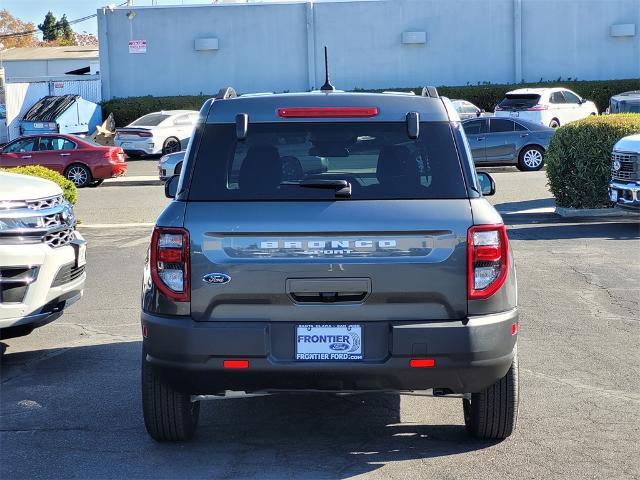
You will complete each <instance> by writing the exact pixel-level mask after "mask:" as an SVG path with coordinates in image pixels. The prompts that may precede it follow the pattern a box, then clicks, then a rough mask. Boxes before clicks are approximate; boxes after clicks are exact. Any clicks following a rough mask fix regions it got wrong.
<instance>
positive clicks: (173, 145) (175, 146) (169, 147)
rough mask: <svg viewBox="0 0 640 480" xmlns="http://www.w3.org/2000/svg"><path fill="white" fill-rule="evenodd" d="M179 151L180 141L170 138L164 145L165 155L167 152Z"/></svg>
mask: <svg viewBox="0 0 640 480" xmlns="http://www.w3.org/2000/svg"><path fill="white" fill-rule="evenodd" d="M179 151H180V142H177V141H175V140H169V141H167V143H165V145H164V154H165V155H166V154H167V153H176V152H179Z"/></svg>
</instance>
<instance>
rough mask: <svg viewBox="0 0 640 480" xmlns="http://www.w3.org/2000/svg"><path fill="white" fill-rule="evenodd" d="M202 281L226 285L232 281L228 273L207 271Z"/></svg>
mask: <svg viewBox="0 0 640 480" xmlns="http://www.w3.org/2000/svg"><path fill="white" fill-rule="evenodd" d="M202 281H203V282H205V283H208V284H213V285H224V284H225V283H229V282H230V281H231V277H230V276H229V275H227V274H226V273H207V274H206V275H205V276H204V277H202Z"/></svg>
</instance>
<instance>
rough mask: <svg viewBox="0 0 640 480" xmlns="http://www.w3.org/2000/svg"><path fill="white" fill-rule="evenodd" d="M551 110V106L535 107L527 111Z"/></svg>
mask: <svg viewBox="0 0 640 480" xmlns="http://www.w3.org/2000/svg"><path fill="white" fill-rule="evenodd" d="M548 109H549V105H534V106H533V107H529V108H527V110H529V111H534V112H537V111H540V110H548Z"/></svg>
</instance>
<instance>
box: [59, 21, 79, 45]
mask: <svg viewBox="0 0 640 480" xmlns="http://www.w3.org/2000/svg"><path fill="white" fill-rule="evenodd" d="M56 25H57V27H58V34H59V36H58V40H57V41H56V44H58V45H60V46H68V45H75V44H76V39H75V33H74V31H73V30H72V29H71V25H69V20H67V15H66V14H65V15H62V18H61V19H60V21H59V22H58V23H57V24H56Z"/></svg>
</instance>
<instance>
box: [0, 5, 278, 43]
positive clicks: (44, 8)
mask: <svg viewBox="0 0 640 480" xmlns="http://www.w3.org/2000/svg"><path fill="white" fill-rule="evenodd" d="M124 1H125V0H55V1H46V0H0V8H6V9H7V10H9V12H10V13H11V14H12V15H13V16H15V17H18V18H19V19H20V20H22V21H25V22H31V23H34V24H35V25H36V26H38V24H40V23H42V21H43V20H44V16H45V15H46V14H47V12H48V11H49V10H51V11H52V12H53V14H54V15H55V17H56V18H57V19H60V17H62V15H63V14H65V13H66V14H67V18H68V19H69V20H74V19H76V18H81V17H85V16H87V15H91V14H93V13H96V10H97V9H98V8H100V7H104V6H105V5H108V4H110V3H115V4H120V3H123V2H124ZM280 1H283V0H280ZM284 1H286V0H284ZM151 3H152V0H134V2H133V4H134V6H146V5H151ZM153 3H155V4H157V5H176V4H178V5H180V4H182V3H184V4H209V3H212V1H211V0H154V1H153ZM72 28H73V30H74V31H76V32H83V31H86V32H87V33H93V34H94V35H97V33H98V22H97V20H96V19H95V17H94V18H91V19H89V20H87V21H85V22H82V23H77V24H75V25H72Z"/></svg>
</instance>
